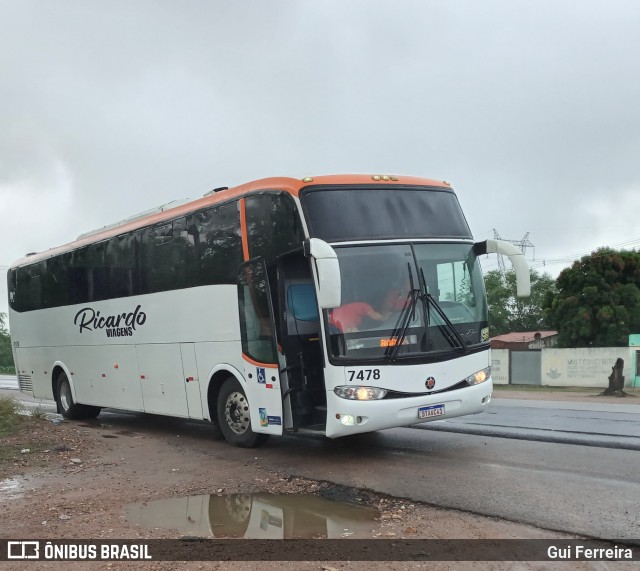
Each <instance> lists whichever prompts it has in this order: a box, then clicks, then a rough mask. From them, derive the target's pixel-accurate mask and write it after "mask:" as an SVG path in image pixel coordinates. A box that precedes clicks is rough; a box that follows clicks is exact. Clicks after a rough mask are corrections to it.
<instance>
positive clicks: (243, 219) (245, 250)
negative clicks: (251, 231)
mask: <svg viewBox="0 0 640 571" xmlns="http://www.w3.org/2000/svg"><path fill="white" fill-rule="evenodd" d="M240 233H241V234H242V256H243V257H244V261H245V262H246V261H248V260H249V237H248V235H247V211H246V210H245V200H244V198H241V199H240Z"/></svg>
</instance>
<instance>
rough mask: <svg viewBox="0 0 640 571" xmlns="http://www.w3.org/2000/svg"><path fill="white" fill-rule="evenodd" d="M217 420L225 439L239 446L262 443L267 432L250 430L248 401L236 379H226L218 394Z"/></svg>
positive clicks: (250, 446) (252, 446)
mask: <svg viewBox="0 0 640 571" xmlns="http://www.w3.org/2000/svg"><path fill="white" fill-rule="evenodd" d="M217 407H218V422H219V423H220V429H221V430H222V434H223V435H224V437H225V440H226V441H227V442H228V443H229V444H231V445H233V446H239V447H240V448H255V447H256V446H260V445H261V444H263V443H264V442H265V441H266V440H267V439H268V438H269V435H268V434H258V433H256V432H254V431H253V430H251V416H250V415H249V402H248V401H247V397H246V395H245V394H244V390H243V389H242V387H241V386H240V383H239V382H238V381H237V380H236V379H232V378H229V379H227V380H226V381H225V382H224V383H223V384H222V387H221V389H220V393H219V394H218V403H217Z"/></svg>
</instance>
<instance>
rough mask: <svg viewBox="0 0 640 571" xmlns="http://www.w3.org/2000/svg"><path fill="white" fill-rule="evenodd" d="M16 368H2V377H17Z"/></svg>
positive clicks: (0, 373)
mask: <svg viewBox="0 0 640 571" xmlns="http://www.w3.org/2000/svg"><path fill="white" fill-rule="evenodd" d="M15 374H16V369H15V367H0V375H15Z"/></svg>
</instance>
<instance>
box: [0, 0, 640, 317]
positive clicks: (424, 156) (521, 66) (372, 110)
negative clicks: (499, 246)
mask: <svg viewBox="0 0 640 571" xmlns="http://www.w3.org/2000/svg"><path fill="white" fill-rule="evenodd" d="M639 30H640V2H638V1H637V0H606V1H604V0H603V1H592V0H550V1H544V0H531V1H518V0H482V1H477V0H437V1H436V0H433V1H429V0H415V1H412V0H394V1H391V0H387V1H378V0H180V1H178V0H172V1H165V0H154V1H143V0H108V1H104V0H102V1H97V0H82V1H80V0H74V1H71V0H55V1H48V0H40V1H29V0H0V215H1V218H0V219H1V221H2V234H1V242H0V244H1V245H0V268H2V271H0V281H1V285H0V312H2V311H6V310H7V309H6V308H7V302H6V280H5V270H6V266H8V265H9V264H10V263H11V262H13V261H14V260H15V259H17V258H19V257H22V256H23V255H24V254H25V253H27V252H32V251H41V250H45V249H47V248H50V247H52V246H55V245H59V244H62V243H66V242H68V241H70V240H72V239H73V238H75V237H76V236H77V235H78V234H80V233H82V232H85V231H87V230H91V229H93V228H97V227H100V226H103V225H106V224H109V223H112V222H115V221H118V220H120V219H123V218H126V217H128V216H130V215H132V214H134V213H136V212H140V211H142V210H146V209H148V208H152V207H154V206H157V205H159V204H163V203H165V202H169V201H171V200H174V199H178V198H185V197H192V198H195V197H199V196H201V195H202V194H203V193H205V192H207V191H208V190H210V189H211V188H214V187H217V186H232V185H236V184H240V183H243V182H247V181H250V180H253V179H256V178H262V177H265V176H292V177H300V178H301V177H304V176H310V175H319V174H332V173H349V172H357V173H389V174H412V175H418V176H426V177H430V178H438V179H444V180H448V181H451V182H452V184H453V186H454V188H455V189H456V191H457V193H458V196H459V199H460V202H461V204H462V207H463V209H464V211H465V213H466V215H467V219H468V220H469V223H470V225H471V229H472V231H473V233H474V236H475V237H476V239H478V240H482V239H486V238H489V237H492V236H493V233H492V229H493V228H496V229H497V230H498V231H499V232H500V234H501V235H502V236H503V237H504V238H509V239H519V238H522V237H523V235H524V234H525V233H526V232H530V235H529V239H530V240H531V241H532V243H533V244H535V258H536V260H537V261H536V262H535V263H534V264H541V260H543V259H544V260H547V266H546V269H547V270H549V271H550V273H552V275H556V274H557V273H558V271H560V270H561V269H562V267H563V266H562V265H561V264H550V263H549V262H550V261H552V260H556V259H558V258H565V257H567V256H571V255H573V254H577V253H588V252H589V251H591V250H593V249H595V248H597V247H600V246H605V245H610V246H616V245H620V244H627V245H628V246H629V247H638V246H640V227H639V224H638V220H639V218H640V217H639V213H640V33H639ZM527 255H528V257H529V258H531V257H532V256H533V250H531V249H529V250H528V252H527ZM485 267H486V268H487V269H489V268H491V267H495V262H492V261H491V260H489V263H486V264H485ZM538 267H539V268H540V269H542V268H541V266H538Z"/></svg>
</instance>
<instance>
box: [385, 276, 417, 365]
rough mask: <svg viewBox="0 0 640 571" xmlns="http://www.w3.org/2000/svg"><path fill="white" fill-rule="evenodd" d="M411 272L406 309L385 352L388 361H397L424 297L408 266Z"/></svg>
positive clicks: (405, 303)
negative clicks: (417, 305) (417, 308)
mask: <svg viewBox="0 0 640 571" xmlns="http://www.w3.org/2000/svg"><path fill="white" fill-rule="evenodd" d="M407 269H408V270H409V282H410V284H411V289H410V290H409V293H408V294H407V299H406V301H405V302H404V307H403V308H402V311H401V312H400V315H399V316H398V321H396V324H395V326H394V328H393V332H392V333H391V338H390V339H389V345H388V347H387V349H386V351H385V352H384V356H385V358H386V359H387V360H388V361H395V360H396V359H397V358H398V353H399V352H400V347H401V345H402V344H403V343H404V340H405V338H406V336H407V329H409V323H411V320H412V319H413V317H414V311H415V308H416V304H417V303H418V300H419V299H420V298H421V297H422V292H421V291H420V290H419V289H416V287H415V286H414V283H413V272H412V271H411V265H410V264H407Z"/></svg>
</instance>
